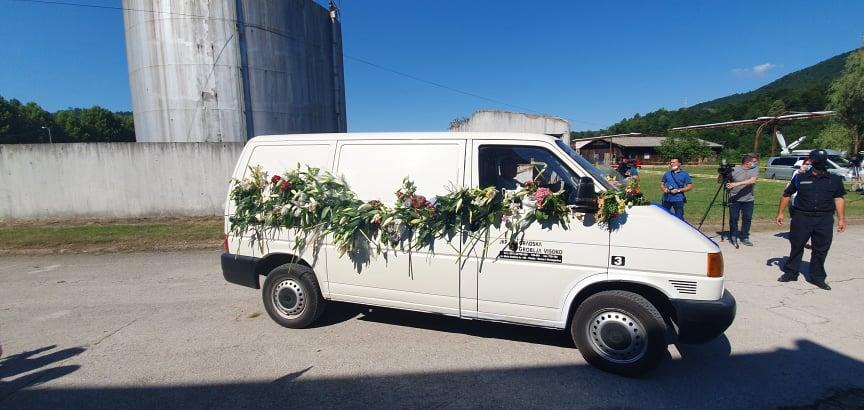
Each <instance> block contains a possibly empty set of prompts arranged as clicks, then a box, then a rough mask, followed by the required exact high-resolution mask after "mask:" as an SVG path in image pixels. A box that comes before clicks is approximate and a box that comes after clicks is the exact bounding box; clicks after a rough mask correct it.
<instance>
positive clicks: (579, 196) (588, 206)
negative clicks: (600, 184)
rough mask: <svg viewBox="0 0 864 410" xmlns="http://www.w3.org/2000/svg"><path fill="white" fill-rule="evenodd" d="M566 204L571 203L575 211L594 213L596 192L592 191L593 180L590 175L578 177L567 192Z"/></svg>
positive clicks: (595, 209)
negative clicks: (576, 181) (574, 184)
mask: <svg viewBox="0 0 864 410" xmlns="http://www.w3.org/2000/svg"><path fill="white" fill-rule="evenodd" d="M567 205H573V206H574V207H575V208H576V211H577V212H584V213H586V214H593V213H596V212H597V210H598V206H597V192H595V191H594V180H593V179H591V178H590V177H582V178H579V182H578V183H577V184H576V186H575V187H573V189H571V190H569V192H567Z"/></svg>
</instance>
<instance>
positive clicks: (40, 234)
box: [0, 217, 223, 253]
mask: <svg viewBox="0 0 864 410" xmlns="http://www.w3.org/2000/svg"><path fill="white" fill-rule="evenodd" d="M222 223H223V222H222V218H221V217H217V218H183V219H158V220H152V219H151V220H115V221H87V222H48V223H46V222H40V223H14V224H5V225H0V253H63V252H100V251H103V252H113V251H138V250H168V249H194V248H213V249H218V248H219V246H220V244H221V242H222Z"/></svg>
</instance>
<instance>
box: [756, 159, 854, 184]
mask: <svg viewBox="0 0 864 410" xmlns="http://www.w3.org/2000/svg"><path fill="white" fill-rule="evenodd" d="M805 159H807V155H800V154H799V155H783V156H779V157H771V158H768V165H767V166H766V167H765V178H767V179H785V180H791V179H792V176H793V175H795V172H796V171H797V170H798V168H797V167H796V164H798V165H800V163H801V162H803V160H805ZM848 165H849V161H848V160H847V159H846V158H843V157H842V156H840V155H829V156H828V172H830V173H832V174H835V175H839V176H840V177H842V178H843V180H844V181H845V180H847V179H848V177H849V167H848Z"/></svg>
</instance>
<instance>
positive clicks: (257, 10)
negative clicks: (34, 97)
mask: <svg viewBox="0 0 864 410" xmlns="http://www.w3.org/2000/svg"><path fill="white" fill-rule="evenodd" d="M123 8H124V9H125V10H124V12H123V18H124V22H125V31H126V53H127V59H128V64H129V84H130V88H131V92H132V111H133V113H134V116H135V136H136V140H137V141H138V142H226V141H233V142H245V141H247V140H248V139H249V138H252V137H254V136H256V135H265V134H286V133H320V132H345V130H346V118H345V91H344V90H345V88H344V76H343V66H342V32H341V27H340V24H339V21H338V19H331V16H330V12H329V11H328V10H327V9H325V8H324V7H323V6H321V5H320V4H318V3H316V2H314V1H311V0H123Z"/></svg>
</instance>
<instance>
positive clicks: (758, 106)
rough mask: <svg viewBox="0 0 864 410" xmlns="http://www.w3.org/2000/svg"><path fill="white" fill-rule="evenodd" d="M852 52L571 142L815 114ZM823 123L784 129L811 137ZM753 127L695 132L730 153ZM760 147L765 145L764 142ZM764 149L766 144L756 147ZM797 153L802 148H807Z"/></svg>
mask: <svg viewBox="0 0 864 410" xmlns="http://www.w3.org/2000/svg"><path fill="white" fill-rule="evenodd" d="M854 51H855V50H852V51H849V52H846V53H843V54H840V55H837V56H834V57H831V58H829V59H827V60H825V61H822V62H820V63H818V64H815V65H812V66H810V67H807V68H804V69H802V70H798V71H795V72H793V73H790V74H787V75H785V76H783V77H781V78H779V79H777V80H775V81H773V82H771V83H769V84H767V85H765V86H762V87H760V88H758V89H756V90H753V91H750V92H746V93H740V94H733V95H729V96H726V97H721V98H717V99H715V100H711V101H706V102H703V103H699V104H696V105H693V106H691V107H687V108H682V109H678V110H675V111H669V110H666V109H659V110H657V111H654V112H651V113H648V114H645V115H639V114H636V115H634V116H633V117H631V118H627V119H624V120H621V121H620V122H618V123H616V124H614V125H612V126H610V127H609V128H607V129H605V130H598V131H581V132H574V133H573V137H574V138H580V137H590V136H596V135H602V134H620V133H626V132H642V133H649V134H665V133H666V130H668V129H669V128H672V127H679V126H684V125H695V124H706V123H712V122H722V121H732V120H743V119H751V118H756V117H760V116H765V115H777V114H780V113H782V112H784V111H820V110H824V109H826V106H827V93H828V87H829V86H830V84H831V82H832V81H834V79H836V78H837V77H838V76H840V74H841V73H842V72H843V68H844V66H845V63H846V57H847V56H849V54H851V53H852V52H854ZM827 124H828V121H827V120H815V121H800V122H797V123H789V124H787V125H784V126H783V133H784V134H785V135H786V136H787V140H788V139H789V137H795V138H797V137H798V136H801V135H807V136H811V137H815V136H816V135H817V134H818V133H819V131H820V130H821V129H822V128H824V127H825V126H826V125H827ZM754 135H755V127H740V128H728V129H722V130H706V131H700V137H701V138H703V139H706V140H709V141H713V142H718V143H721V144H723V145H724V146H726V147H727V148H729V149H733V150H742V151H746V150H747V149H748V147H749V148H752V145H753V137H754ZM763 142H767V141H766V140H763ZM760 146H761V147H765V149H766V150H767V149H768V148H769V147H770V143H763V144H760ZM802 148H806V143H805V144H804V146H802Z"/></svg>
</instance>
